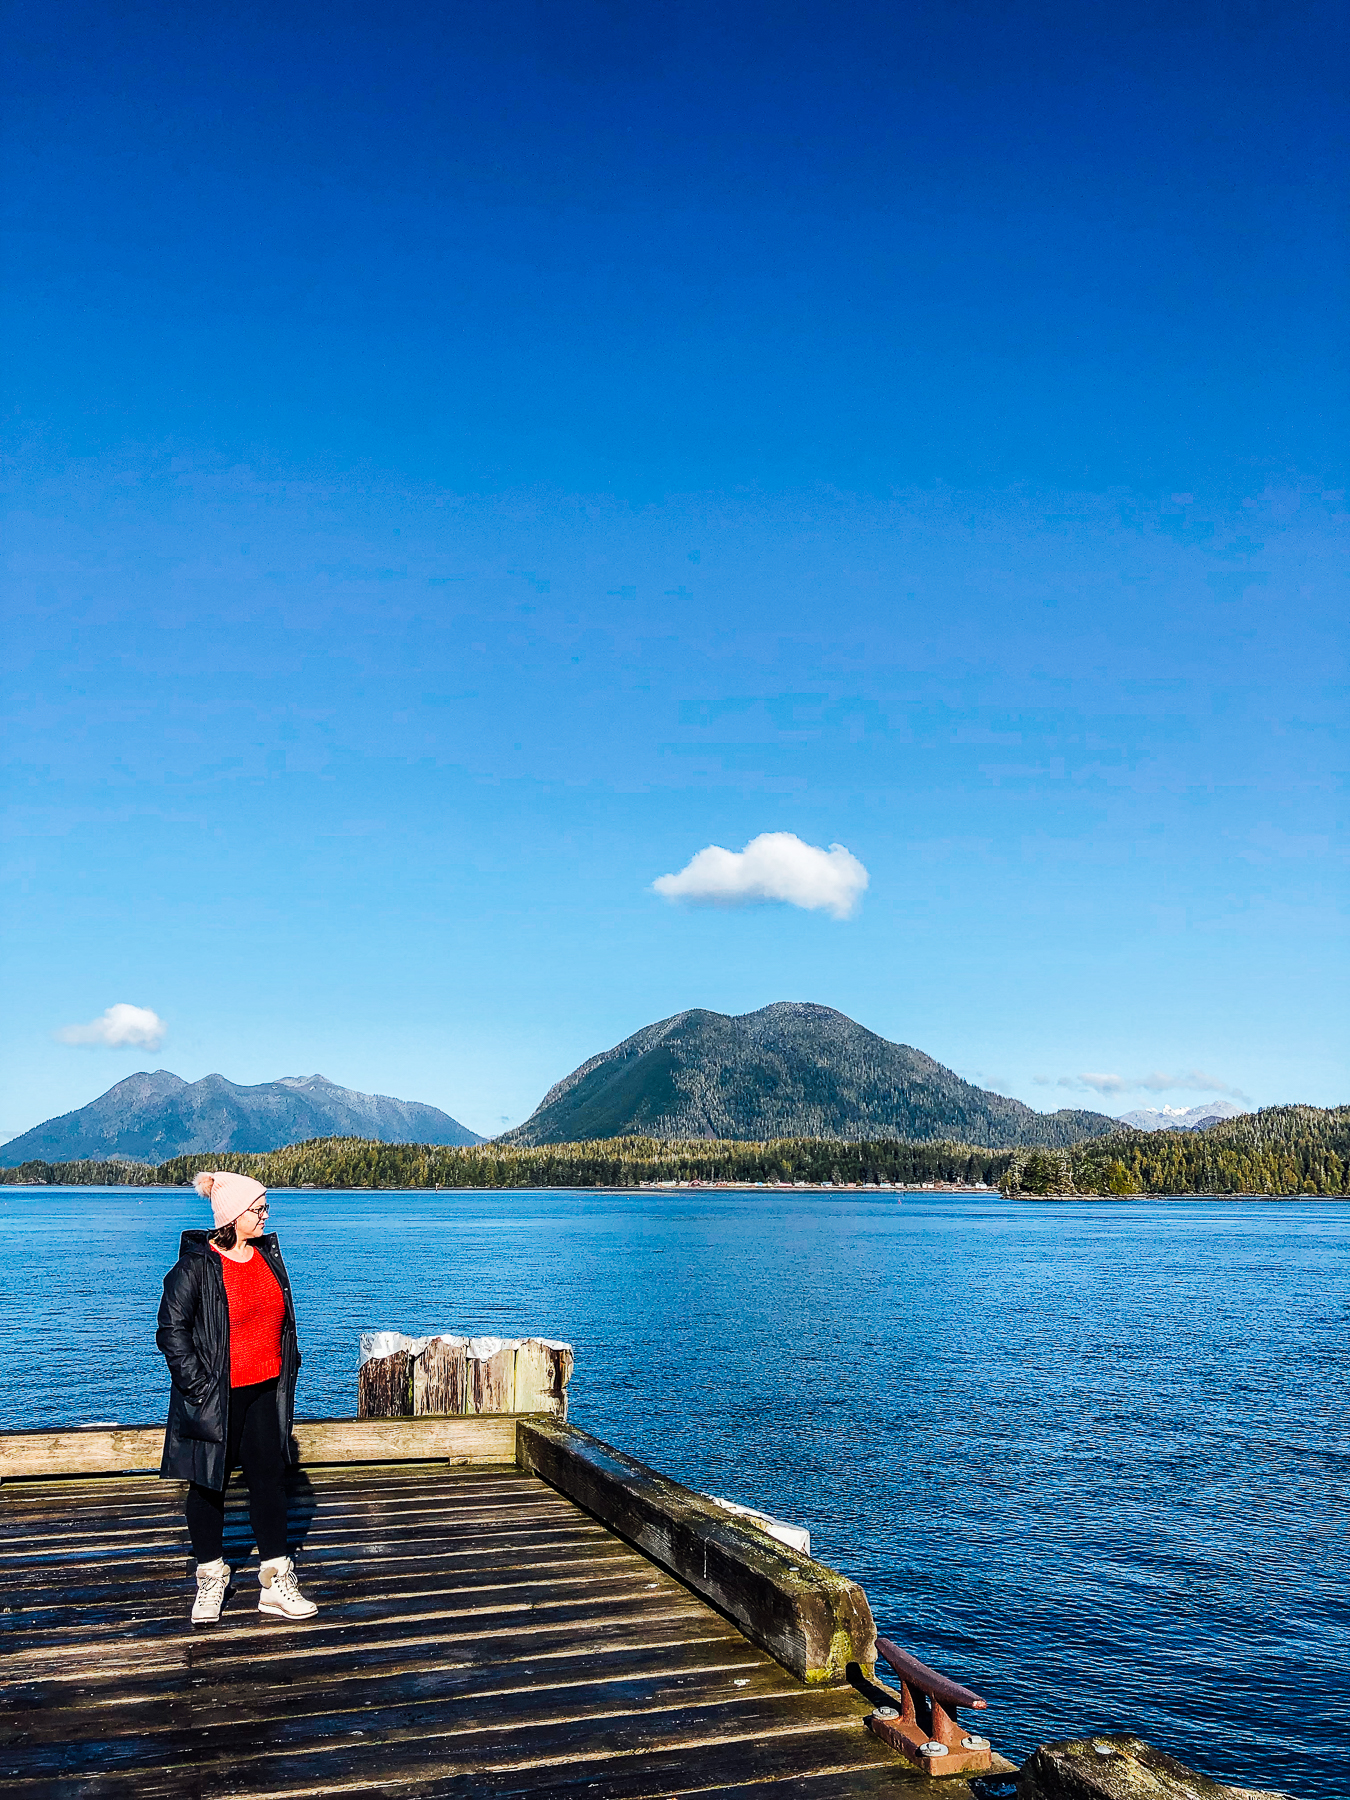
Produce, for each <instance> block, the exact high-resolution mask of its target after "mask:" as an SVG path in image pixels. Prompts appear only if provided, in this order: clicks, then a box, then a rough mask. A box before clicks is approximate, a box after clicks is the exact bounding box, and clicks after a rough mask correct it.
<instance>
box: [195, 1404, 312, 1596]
mask: <svg viewBox="0 0 1350 1800" xmlns="http://www.w3.org/2000/svg"><path fill="white" fill-rule="evenodd" d="M237 1463H242V1464H243V1465H244V1479H245V1480H246V1481H247V1482H248V1517H249V1523H250V1524H251V1525H252V1527H253V1540H254V1542H255V1543H256V1544H257V1546H258V1555H259V1557H260V1558H261V1559H262V1561H263V1562H267V1561H269V1560H270V1559H271V1558H272V1557H274V1556H285V1554H286V1549H287V1545H286V1458H285V1456H284V1454H283V1452H282V1446H281V1424H280V1421H279V1420H278V1418H277V1384H276V1382H275V1381H259V1382H255V1383H254V1385H253V1386H252V1387H237V1388H231V1389H230V1426H229V1436H228V1438H227V1440H226V1444H225V1486H226V1487H228V1486H229V1482H230V1472H231V1470H232V1469H233V1468H234V1467H235V1465H236V1464H237ZM184 1510H185V1511H186V1513H187V1528H188V1536H189V1537H190V1538H191V1539H192V1554H193V1555H194V1556H195V1557H196V1559H197V1561H198V1562H199V1563H204V1562H216V1561H218V1560H219V1558H220V1554H221V1551H222V1549H223V1548H224V1543H225V1488H221V1489H220V1490H219V1491H217V1490H216V1489H215V1488H209V1487H202V1486H200V1484H199V1483H197V1482H195V1481H194V1482H191V1483H190V1484H189V1486H188V1491H187V1501H186V1504H185V1509H184Z"/></svg>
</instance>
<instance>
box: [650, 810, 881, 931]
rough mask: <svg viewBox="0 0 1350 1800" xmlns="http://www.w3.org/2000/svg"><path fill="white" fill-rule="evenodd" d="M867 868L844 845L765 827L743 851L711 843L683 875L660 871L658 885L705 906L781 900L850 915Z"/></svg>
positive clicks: (839, 915) (662, 890)
mask: <svg viewBox="0 0 1350 1800" xmlns="http://www.w3.org/2000/svg"><path fill="white" fill-rule="evenodd" d="M866 886H867V870H866V869H865V868H864V867H863V866H862V864H861V863H860V862H859V861H858V859H857V857H856V856H854V855H852V853H851V852H850V851H848V850H845V848H844V846H843V845H842V844H831V845H830V847H829V849H828V850H820V849H818V848H817V847H816V846H815V845H814V844H804V843H803V842H802V840H801V839H800V838H799V837H797V836H796V835H795V833H793V832H791V831H765V832H761V834H760V835H759V837H757V838H751V840H750V842H749V843H748V844H747V845H746V846H745V848H744V850H724V849H723V848H722V846H721V845H720V844H709V845H708V847H707V849H706V850H700V851H699V853H698V855H697V856H695V857H692V858H691V859H690V861H689V862H688V863H686V864H685V866H684V868H682V869H681V870H680V872H679V874H678V875H661V876H658V877H657V879H656V880H655V881H654V882H653V883H652V888H653V890H654V891H655V892H656V893H658V894H661V895H663V896H664V898H665V899H667V900H688V901H690V902H692V903H693V904H695V905H702V906H753V905H756V904H757V903H760V902H762V901H766V900H782V901H785V902H786V903H787V905H789V906H800V907H804V908H805V909H806V910H807V911H808V912H828V913H833V915H834V916H835V918H836V919H847V918H849V917H851V915H852V914H853V913H855V912H856V911H857V908H858V902H859V900H860V899H861V898H862V893H863V889H864V888H865V887H866Z"/></svg>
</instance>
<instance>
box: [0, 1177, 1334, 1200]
mask: <svg viewBox="0 0 1350 1800" xmlns="http://www.w3.org/2000/svg"><path fill="white" fill-rule="evenodd" d="M6 1191H12V1192H15V1193H22V1194H91V1193H102V1194H130V1193H137V1194H186V1193H190V1192H191V1191H192V1190H191V1188H190V1187H189V1186H188V1184H187V1183H185V1182H180V1183H174V1184H170V1183H167V1182H126V1183H123V1182H106V1183H104V1182H100V1183H93V1182H90V1183H84V1182H56V1181H6V1182H0V1196H3V1194H4V1193H5V1192H6ZM268 1191H269V1192H270V1193H273V1194H615V1195H619V1194H689V1193H723V1194H766V1195H767V1194H850V1195H853V1194H864V1195H866V1194H877V1195H881V1194H896V1195H900V1194H945V1195H949V1196H952V1197H959V1196H964V1197H965V1198H967V1199H971V1200H1014V1201H1017V1202H1018V1203H1019V1204H1021V1203H1022V1202H1028V1203H1030V1204H1033V1205H1040V1206H1045V1205H1058V1206H1072V1205H1073V1204H1074V1203H1075V1202H1076V1201H1091V1202H1092V1203H1093V1204H1098V1203H1105V1202H1109V1203H1110V1204H1111V1205H1113V1206H1119V1205H1125V1206H1128V1205H1131V1204H1135V1205H1138V1204H1140V1203H1145V1204H1146V1203H1148V1202H1152V1201H1169V1202H1170V1201H1186V1200H1205V1201H1213V1202H1220V1201H1240V1202H1247V1201H1258V1200H1260V1201H1269V1202H1271V1203H1278V1204H1279V1205H1282V1206H1283V1205H1288V1204H1290V1203H1291V1202H1293V1201H1299V1200H1306V1201H1315V1202H1317V1203H1318V1204H1320V1205H1325V1206H1334V1205H1336V1204H1338V1203H1339V1204H1340V1205H1346V1204H1350V1195H1346V1194H1306V1193H1304V1194H1254V1193H1250V1194H1249V1193H1215V1192H1211V1193H1205V1194H1178V1193H1152V1194H1150V1193H1138V1194H1090V1193H1072V1194H1028V1193H1018V1194H1004V1193H1003V1192H1002V1191H1001V1189H999V1188H996V1187H989V1186H981V1185H980V1184H979V1183H978V1182H968V1181H954V1182H941V1181H924V1182H911V1183H905V1182H877V1183H872V1182H846V1181H835V1182H830V1181H822V1182H812V1181H697V1180H693V1181H637V1182H631V1183H629V1184H627V1185H626V1186H623V1187H617V1186H613V1185H610V1184H607V1183H604V1182H597V1183H595V1184H594V1185H593V1186H589V1187H582V1186H579V1185H576V1184H574V1183H557V1184H543V1183H533V1184H522V1185H520V1186H514V1185H513V1186H511V1187H507V1186H505V1185H503V1186H500V1187H458V1186H456V1187H430V1186H428V1187H320V1186H319V1185H318V1184H317V1183H313V1182H305V1183H303V1184H302V1185H300V1186H298V1187H286V1186H283V1185H282V1184H280V1183H278V1184H276V1185H274V1186H272V1187H271V1188H270V1189H269V1190H268Z"/></svg>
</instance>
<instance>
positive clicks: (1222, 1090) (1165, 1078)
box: [1038, 1069, 1251, 1100]
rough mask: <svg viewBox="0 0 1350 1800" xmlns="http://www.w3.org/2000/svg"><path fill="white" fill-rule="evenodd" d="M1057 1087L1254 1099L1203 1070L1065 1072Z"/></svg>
mask: <svg viewBox="0 0 1350 1800" xmlns="http://www.w3.org/2000/svg"><path fill="white" fill-rule="evenodd" d="M1038 1079H1039V1077H1038ZM1056 1086H1058V1087H1062V1088H1076V1089H1078V1090H1079V1091H1080V1092H1081V1091H1082V1090H1083V1089H1090V1090H1091V1091H1092V1092H1093V1093H1094V1094H1138V1093H1148V1094H1173V1093H1187V1094H1228V1095H1230V1096H1231V1097H1232V1098H1233V1099H1234V1100H1250V1099H1251V1095H1250V1094H1244V1093H1243V1091H1242V1089H1241V1088H1237V1087H1233V1086H1232V1085H1231V1084H1230V1083H1228V1082H1226V1081H1219V1080H1216V1078H1215V1077H1214V1076H1213V1075H1206V1074H1205V1072H1204V1070H1203V1069H1187V1070H1186V1071H1185V1073H1184V1074H1178V1075H1169V1074H1167V1073H1165V1072H1164V1071H1163V1070H1162V1069H1154V1070H1153V1071H1152V1072H1151V1073H1150V1074H1148V1075H1091V1074H1085V1075H1061V1076H1060V1078H1059V1081H1058V1082H1057V1083H1056Z"/></svg>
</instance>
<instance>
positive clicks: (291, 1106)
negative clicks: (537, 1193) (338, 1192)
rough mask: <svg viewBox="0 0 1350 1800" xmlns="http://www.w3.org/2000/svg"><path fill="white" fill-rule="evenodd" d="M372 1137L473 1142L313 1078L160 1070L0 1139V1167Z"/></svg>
mask: <svg viewBox="0 0 1350 1800" xmlns="http://www.w3.org/2000/svg"><path fill="white" fill-rule="evenodd" d="M317 1137H363V1138H380V1139H382V1140H383V1141H384V1142H386V1143H390V1144H481V1143H482V1142H483V1140H482V1138H480V1137H478V1136H477V1135H476V1134H475V1133H474V1132H472V1131H469V1130H467V1129H466V1128H465V1127H464V1126H463V1125H461V1124H460V1123H459V1122H458V1120H456V1119H452V1118H451V1117H450V1115H449V1113H443V1112H442V1111H441V1110H440V1108H439V1107H436V1106H423V1105H421V1104H420V1103H419V1102H418V1101H416V1100H391V1099H390V1098H389V1096H388V1095H387V1094H358V1093H357V1092H356V1091H355V1089H353V1088H345V1087H338V1086H337V1084H336V1083H335V1082H332V1081H328V1080H327V1079H326V1078H325V1077H324V1076H322V1075H286V1076H283V1077H282V1079H281V1080H280V1081H264V1082H261V1083H260V1084H259V1085H258V1086H257V1087H240V1086H238V1085H237V1084H236V1083H235V1082H233V1081H226V1079H225V1077H224V1076H223V1075H204V1076H203V1077H202V1079H201V1080H200V1081H191V1082H189V1081H184V1080H182V1078H181V1077H180V1076H177V1075H171V1074H170V1073H169V1071H168V1070H167V1069H157V1070H156V1071H155V1073H154V1074H153V1075H151V1074H148V1073H142V1074H140V1075H128V1076H127V1078H126V1080H125V1081H119V1082H118V1083H117V1085H116V1087H110V1088H109V1089H108V1091H107V1093H106V1094H101V1095H100V1096H99V1098H98V1099H97V1100H91V1101H90V1102H89V1104H88V1106H82V1107H80V1108H79V1110H78V1111H77V1112H69V1113H62V1114H61V1116H60V1118H57V1119H48V1120H47V1121H46V1123H45V1124H43V1125H35V1126H34V1127H33V1129H32V1130H31V1131H25V1132H24V1134H23V1136H22V1137H16V1138H12V1139H11V1140H10V1142H9V1143H7V1144H3V1145H0V1167H5V1168H14V1167H16V1166H17V1165H18V1164H19V1163H22V1162H37V1161H41V1162H78V1161H80V1160H82V1159H83V1158H86V1157H100V1158H106V1157H114V1156H121V1157H128V1158H130V1159H131V1160H132V1161H133V1162H151V1163H159V1162H165V1161H167V1160H168V1158H169V1157H171V1156H185V1155H187V1154H189V1153H190V1152H192V1151H205V1152H208V1153H211V1154H214V1153H215V1152H216V1151H220V1150H234V1151H249V1150H277V1149H280V1148H281V1147H282V1145H284V1144H299V1143H303V1142H304V1140H305V1139H306V1138H317Z"/></svg>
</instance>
